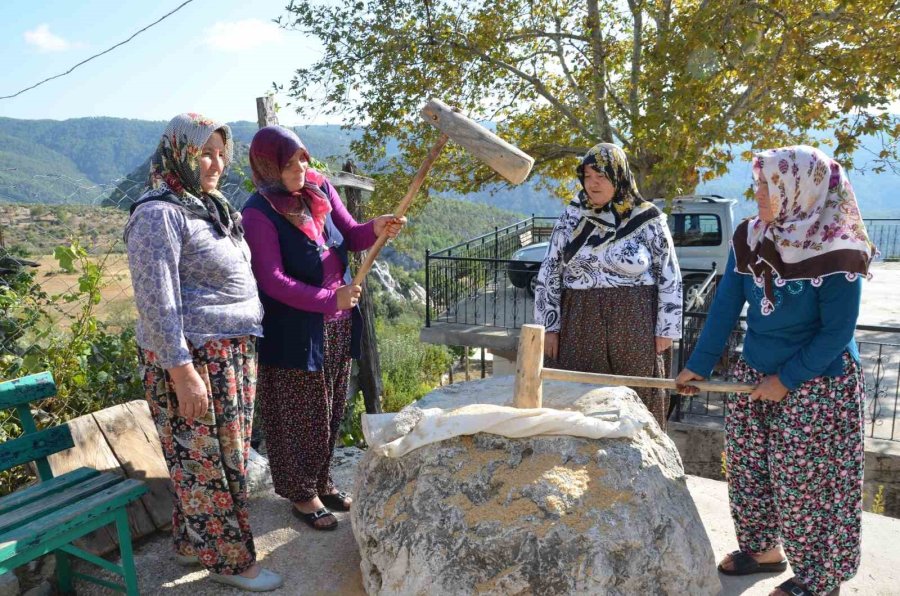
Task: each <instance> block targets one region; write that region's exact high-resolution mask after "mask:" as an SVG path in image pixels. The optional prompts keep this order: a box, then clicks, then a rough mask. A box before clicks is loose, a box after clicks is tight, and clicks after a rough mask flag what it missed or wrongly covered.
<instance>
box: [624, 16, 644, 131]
mask: <svg viewBox="0 0 900 596" xmlns="http://www.w3.org/2000/svg"><path fill="white" fill-rule="evenodd" d="M628 7H629V8H630V9H631V16H632V17H633V18H634V29H633V33H632V40H631V89H630V90H629V92H628V102H629V105H630V108H631V114H632V117H633V118H636V117H637V116H638V114H639V113H640V112H639V110H640V103H639V101H638V85H639V84H640V79H641V58H642V52H643V49H644V48H643V41H644V40H643V35H644V13H643V6H642V4H641V2H640V1H639V0H628Z"/></svg>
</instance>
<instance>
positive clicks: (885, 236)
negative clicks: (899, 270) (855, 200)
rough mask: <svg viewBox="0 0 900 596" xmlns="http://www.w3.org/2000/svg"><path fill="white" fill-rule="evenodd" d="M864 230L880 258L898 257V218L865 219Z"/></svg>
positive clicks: (899, 224) (899, 242)
mask: <svg viewBox="0 0 900 596" xmlns="http://www.w3.org/2000/svg"><path fill="white" fill-rule="evenodd" d="M863 221H865V223H866V230H867V231H868V232H869V240H871V241H872V242H873V243H874V244H875V246H876V247H878V251H879V252H880V253H881V257H880V258H882V259H885V260H894V259H900V219H865V220H863Z"/></svg>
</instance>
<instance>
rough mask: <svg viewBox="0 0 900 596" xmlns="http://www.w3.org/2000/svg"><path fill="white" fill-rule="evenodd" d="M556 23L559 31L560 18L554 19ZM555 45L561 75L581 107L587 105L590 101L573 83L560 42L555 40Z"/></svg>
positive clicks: (560, 25)
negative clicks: (563, 75) (567, 82)
mask: <svg viewBox="0 0 900 596" xmlns="http://www.w3.org/2000/svg"><path fill="white" fill-rule="evenodd" d="M555 21H556V30H557V31H559V30H560V29H561V28H562V23H561V22H560V18H559V17H558V16H556V17H555ZM554 41H555V43H556V55H557V56H559V64H560V67H561V68H562V71H563V74H565V75H566V80H568V81H569V86H570V87H572V91H573V92H574V93H575V95H576V96H577V97H578V101H580V102H581V104H582V105H589V104H590V101H589V100H588V98H587V96H586V95H585V94H584V93H583V92H582V91H581V88H580V87H579V86H578V83H577V82H576V81H575V77H573V76H572V71H571V70H569V65H568V63H567V62H566V52H565V50H564V49H563V45H562V40H561V39H556V40H554Z"/></svg>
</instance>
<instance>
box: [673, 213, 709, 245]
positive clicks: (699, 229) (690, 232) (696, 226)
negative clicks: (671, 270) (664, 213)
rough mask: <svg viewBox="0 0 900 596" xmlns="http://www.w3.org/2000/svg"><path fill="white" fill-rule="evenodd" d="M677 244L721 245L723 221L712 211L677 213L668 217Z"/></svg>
mask: <svg viewBox="0 0 900 596" xmlns="http://www.w3.org/2000/svg"><path fill="white" fill-rule="evenodd" d="M668 223H669V230H670V231H671V232H672V240H674V242H675V246H719V245H720V244H721V243H722V222H721V220H720V219H719V216H718V215H714V214H712V213H677V214H671V215H669V217H668Z"/></svg>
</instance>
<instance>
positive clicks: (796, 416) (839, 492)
mask: <svg viewBox="0 0 900 596" xmlns="http://www.w3.org/2000/svg"><path fill="white" fill-rule="evenodd" d="M732 374H733V377H734V378H735V380H737V381H740V382H743V383H751V384H756V383H759V382H760V381H761V380H762V378H763V375H762V374H760V373H759V371H757V370H755V369H754V368H753V367H751V366H750V365H748V364H747V363H746V361H744V359H743V358H742V359H740V360H738V362H737V363H736V364H735V366H734V369H733V371H732ZM863 403H865V381H864V379H863V373H862V370H861V369H860V366H859V364H858V363H857V362H856V361H854V360H853V359H852V358H850V355H849V354H847V353H845V354H844V370H843V372H842V373H841V375H840V376H837V377H816V378H814V379H811V380H809V381H807V382H805V383H803V384H802V385H801V386H800V387H798V388H797V389H795V390H793V391H791V392H790V393H788V394H787V396H786V397H785V398H784V399H783V400H781V401H780V402H778V403H774V402H770V401H755V402H751V401H750V397H749V394H747V393H737V394H729V396H728V400H727V407H728V409H727V411H726V413H725V466H726V467H725V469H726V471H727V472H728V496H729V501H730V504H731V516H732V518H733V519H734V526H735V530H736V531H737V538H738V544H739V545H740V548H741V550H743V551H746V552H749V553H760V552H764V551H767V550H769V549H771V548H774V547H776V546H778V545H779V544H782V545H784V551H785V553H786V554H787V558H788V562H790V564H791V569H793V570H794V575H796V576H797V579H798V580H799V581H801V582H803V584H804V585H806V587H807V589H808V590H809V591H810V592H812V593H813V594H828V593H829V592H831V590H833V589H834V588H835V587H837V586H838V584H840V583H841V582H845V581H847V580H849V579H850V578H851V577H853V576H854V575H855V574H856V570H857V569H858V568H859V559H860V530H861V524H862V482H863V461H864V459H865V440H864V434H863V431H864V429H863V424H864V418H863V410H862V408H863Z"/></svg>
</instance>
